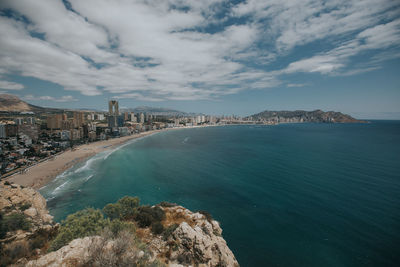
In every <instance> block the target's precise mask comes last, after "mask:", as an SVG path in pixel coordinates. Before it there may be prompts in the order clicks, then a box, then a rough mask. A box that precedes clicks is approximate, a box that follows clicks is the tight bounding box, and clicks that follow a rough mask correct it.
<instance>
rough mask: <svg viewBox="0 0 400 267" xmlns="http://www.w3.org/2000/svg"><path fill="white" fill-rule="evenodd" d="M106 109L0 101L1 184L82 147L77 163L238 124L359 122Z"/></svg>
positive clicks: (314, 114)
mask: <svg viewBox="0 0 400 267" xmlns="http://www.w3.org/2000/svg"><path fill="white" fill-rule="evenodd" d="M107 104H108V110H107V111H98V110H84V109H79V110H77V109H68V110H65V109H56V108H43V107H38V106H33V105H30V104H28V103H26V102H24V101H22V100H21V99H19V98H18V97H16V96H14V95H7V94H2V95H0V178H7V177H10V176H13V175H17V174H24V173H26V172H27V171H28V170H29V169H30V167H32V166H34V165H37V164H38V163H41V162H44V161H51V160H54V159H55V158H56V157H57V156H59V155H61V154H63V153H65V152H66V151H75V150H78V148H79V147H82V146H83V145H88V144H99V145H98V146H90V147H86V148H85V151H86V152H88V151H91V153H82V154H84V155H81V157H80V158H79V159H80V160H82V159H83V158H86V157H88V156H90V155H92V154H95V153H98V152H99V151H102V150H103V148H104V147H107V146H110V147H111V146H115V145H117V144H121V143H123V142H125V141H127V140H130V139H134V138H138V137H141V136H144V135H148V134H151V133H153V132H155V131H162V130H167V129H177V128H191V127H205V126H221V125H240V124H262V125H275V124H279V123H304V122H312V123H359V122H363V121H360V120H356V119H354V118H352V117H351V116H349V115H347V114H342V113H340V112H333V111H328V112H324V111H322V110H314V111H302V110H297V111H263V112H260V113H257V114H254V115H251V116H247V117H240V116H235V115H229V116H226V115H222V116H214V115H205V114H199V113H186V112H180V111H177V110H169V109H163V108H149V107H141V108H137V109H126V108H123V109H120V107H119V102H118V101H117V100H109V101H108V103H107ZM100 143H101V145H100ZM99 147H101V149H100V148H99ZM75 154H79V153H75ZM75 161H78V158H76V159H75ZM75 161H73V162H72V161H71V162H70V161H68V164H67V165H66V166H64V167H63V168H61V169H62V170H64V169H65V168H66V167H69V166H70V164H73V163H74V162H75ZM75 163H76V162H75ZM57 173H59V171H58V172H57Z"/></svg>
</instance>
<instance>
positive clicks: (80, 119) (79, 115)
mask: <svg viewBox="0 0 400 267" xmlns="http://www.w3.org/2000/svg"><path fill="white" fill-rule="evenodd" d="M74 122H75V125H74V126H75V128H78V127H81V126H82V125H83V124H84V123H85V114H84V113H83V112H82V111H74Z"/></svg>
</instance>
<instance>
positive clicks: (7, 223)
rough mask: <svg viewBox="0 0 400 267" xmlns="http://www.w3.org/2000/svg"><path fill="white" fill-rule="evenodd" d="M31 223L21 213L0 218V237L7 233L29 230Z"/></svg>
mask: <svg viewBox="0 0 400 267" xmlns="http://www.w3.org/2000/svg"><path fill="white" fill-rule="evenodd" d="M30 228H31V222H30V221H28V219H27V218H26V217H25V215H24V214H23V213H15V212H14V213H11V214H10V215H1V216H0V236H5V234H7V232H9V231H16V230H25V231H27V230H29V229H30Z"/></svg>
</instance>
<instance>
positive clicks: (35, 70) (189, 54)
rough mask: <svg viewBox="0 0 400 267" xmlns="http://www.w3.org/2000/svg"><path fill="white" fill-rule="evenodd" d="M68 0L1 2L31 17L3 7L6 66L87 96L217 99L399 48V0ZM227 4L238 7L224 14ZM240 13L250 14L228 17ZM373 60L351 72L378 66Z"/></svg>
mask: <svg viewBox="0 0 400 267" xmlns="http://www.w3.org/2000/svg"><path fill="white" fill-rule="evenodd" d="M69 2H70V3H71V7H72V9H73V10H74V11H71V10H68V9H66V8H65V6H64V4H63V3H62V1H61V0H38V1H29V0H21V1H11V0H4V1H1V3H0V8H9V9H12V10H14V11H16V12H17V13H18V14H21V15H23V16H24V17H26V18H27V19H28V20H29V23H26V22H24V21H23V20H17V19H15V17H7V16H0V35H1V36H6V37H5V38H0V73H2V74H5V75H7V74H18V75H22V76H30V77H35V78H38V79H41V80H46V81H50V82H53V83H56V84H58V85H61V86H62V87H63V88H65V89H66V90H74V91H79V92H81V93H82V94H84V95H99V94H102V93H103V92H104V91H106V92H110V93H112V94H115V95H116V96H117V97H118V96H119V97H122V98H123V97H124V96H125V97H130V98H135V99H138V100H143V101H160V100H193V99H215V98H218V97H220V96H224V95H228V94H235V93H238V92H240V91H242V90H251V89H253V90H255V89H265V88H270V87H274V86H277V85H280V84H283V83H284V82H283V81H281V80H280V76H279V75H280V74H289V73H296V72H317V73H321V74H335V75H339V74H343V70H345V69H346V68H347V67H348V66H349V64H350V63H351V58H352V57H353V56H354V55H358V54H360V53H363V52H365V51H369V50H379V49H388V48H393V47H396V46H397V45H398V44H399V40H400V37H399V20H398V19H397V20H396V16H398V13H399V12H396V10H397V11H399V8H398V6H396V3H395V1H390V0H382V1H381V2H380V3H379V5H378V4H376V2H375V1H373V0H363V1H355V0H354V1H344V0H332V1H316V0H304V1H293V0H270V1H257V0H248V1H246V2H243V3H241V4H238V5H232V4H229V5H228V4H227V1H225V0H205V1H189V0H168V1H164V0H154V1H145V0H137V1H125V0H116V1H108V0H85V1H79V0H70V1H69ZM223 8H228V9H229V8H231V10H230V11H229V10H228V12H227V15H225V17H223V18H221V17H220V13H219V12H220V11H221V10H222V9H223ZM217 14H219V15H218V16H217ZM232 18H233V19H237V18H241V19H242V20H241V22H240V23H239V22H238V23H233V24H226V25H225V24H224V23H225V22H226V21H228V20H229V19H232ZM205 29H211V31H207V30H205ZM38 35H41V36H42V37H41V38H37V36H38ZM320 40H323V41H326V42H327V43H328V44H324V45H321V47H320V46H318V45H314V46H313V47H314V50H312V51H307V55H305V56H304V58H302V59H298V58H299V57H298V56H297V57H296V59H298V60H295V61H293V62H291V63H289V64H288V65H287V67H286V68H283V69H280V68H282V67H279V69H278V68H277V67H275V68H274V67H271V65H270V64H271V63H273V62H274V61H277V60H279V59H280V58H281V57H283V56H288V55H290V53H291V52H292V51H293V50H294V49H295V48H296V47H299V46H302V45H307V44H311V43H313V42H316V41H320ZM372 60H373V61H374V63H373V64H372V63H370V64H369V65H368V64H367V65H366V66H360V67H359V68H358V69H357V70H354V71H353V72H351V74H356V73H360V72H362V71H363V70H364V71H368V70H372V69H373V68H377V67H378V65H379V63H378V60H377V59H372ZM264 67H266V68H264ZM348 73H349V74H350V72H348ZM285 84H288V82H285ZM289 84H290V83H289Z"/></svg>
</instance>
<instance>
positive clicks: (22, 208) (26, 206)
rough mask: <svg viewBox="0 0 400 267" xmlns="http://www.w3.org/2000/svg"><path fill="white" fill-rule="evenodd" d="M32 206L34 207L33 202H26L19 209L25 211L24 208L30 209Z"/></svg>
mask: <svg viewBox="0 0 400 267" xmlns="http://www.w3.org/2000/svg"><path fill="white" fill-rule="evenodd" d="M30 207H32V204H31V203H24V204H22V205H21V206H20V207H19V209H20V210H22V211H24V210H27V209H29V208H30Z"/></svg>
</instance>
